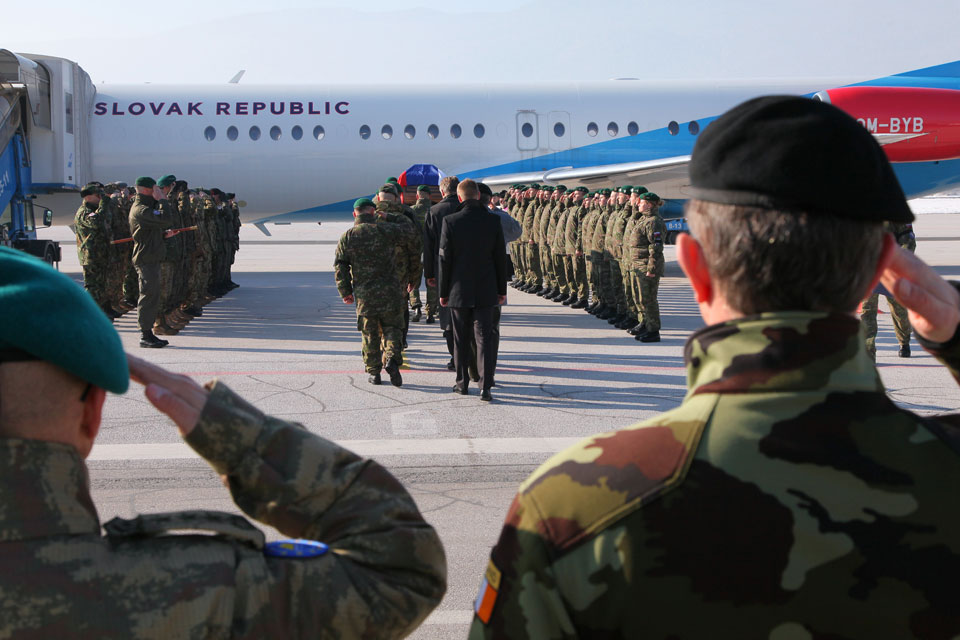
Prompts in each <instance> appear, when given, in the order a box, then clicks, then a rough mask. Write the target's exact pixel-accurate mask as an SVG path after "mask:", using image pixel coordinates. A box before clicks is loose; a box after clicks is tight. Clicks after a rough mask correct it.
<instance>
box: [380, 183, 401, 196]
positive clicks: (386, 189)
mask: <svg viewBox="0 0 960 640" xmlns="http://www.w3.org/2000/svg"><path fill="white" fill-rule="evenodd" d="M380 193H392V194H393V195H399V194H398V192H397V186H396V185H395V184H393V183H390V182H388V183H387V184H385V185H383V186H382V187H380Z"/></svg>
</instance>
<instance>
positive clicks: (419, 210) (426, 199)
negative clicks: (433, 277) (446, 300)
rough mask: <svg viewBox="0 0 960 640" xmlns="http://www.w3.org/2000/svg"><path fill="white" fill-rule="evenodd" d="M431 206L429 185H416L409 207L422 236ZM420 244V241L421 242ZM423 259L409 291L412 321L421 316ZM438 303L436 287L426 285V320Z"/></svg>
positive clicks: (432, 313)
mask: <svg viewBox="0 0 960 640" xmlns="http://www.w3.org/2000/svg"><path fill="white" fill-rule="evenodd" d="M432 206H433V200H431V198H430V187H428V186H427V185H425V184H422V185H420V186H419V187H417V202H416V204H414V205H413V206H412V207H410V209H411V210H412V211H413V215H414V217H415V218H416V220H415V222H416V223H417V231H418V232H419V233H420V235H421V237H422V236H423V225H424V222H425V221H426V219H427V214H428V213H430V207H432ZM421 244H422V242H421ZM422 262H423V260H422V258H421V265H420V270H419V272H418V273H417V278H416V283H415V285H414V288H413V291H411V292H410V308H411V309H413V310H414V311H416V314H415V315H414V316H413V317H412V318H410V320H411V321H413V322H420V318H422V317H423V303H422V302H421V300H420V283H421V282H422V281H423V264H422ZM439 305H440V303H439V302H438V301H437V288H436V287H431V286H430V285H429V284H428V285H427V321H428V322H432V317H433V316H434V315H436V313H437V307H438V306H439Z"/></svg>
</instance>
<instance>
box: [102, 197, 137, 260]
mask: <svg viewBox="0 0 960 640" xmlns="http://www.w3.org/2000/svg"><path fill="white" fill-rule="evenodd" d="M101 202H102V203H103V206H104V208H106V209H108V210H109V211H110V237H111V239H112V240H120V239H122V238H129V237H130V221H129V220H127V217H126V216H125V215H124V214H123V211H122V210H121V209H120V207H119V206H118V205H117V203H116V201H114V199H113V198H110V197H107V196H104V197H103V198H102V199H101ZM132 249H133V246H132V243H130V242H121V243H119V244H115V245H112V246H111V247H110V257H111V260H112V261H113V262H123V261H124V260H125V259H126V257H127V256H128V255H129V254H130V251H131V250H132Z"/></svg>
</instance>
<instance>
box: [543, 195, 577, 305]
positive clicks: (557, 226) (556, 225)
mask: <svg viewBox="0 0 960 640" xmlns="http://www.w3.org/2000/svg"><path fill="white" fill-rule="evenodd" d="M555 193H557V194H559V195H558V196H557V201H556V203H555V204H554V205H553V209H551V211H550V221H549V222H548V223H547V241H548V242H549V243H550V255H551V258H552V265H553V279H554V281H555V282H556V292H555V293H554V294H553V295H552V296H550V297H549V298H548V300H553V301H554V302H559V303H561V304H565V305H569V304H570V303H571V302H572V301H573V299H572V298H571V295H570V284H569V283H568V282H567V271H566V264H565V262H564V257H566V255H567V243H566V240H565V238H564V227H565V226H566V223H567V222H566V218H567V210H568V206H567V204H568V202H569V196H568V195H567V188H566V187H565V186H564V185H562V184H561V185H557V187H556V191H555ZM544 297H546V296H544Z"/></svg>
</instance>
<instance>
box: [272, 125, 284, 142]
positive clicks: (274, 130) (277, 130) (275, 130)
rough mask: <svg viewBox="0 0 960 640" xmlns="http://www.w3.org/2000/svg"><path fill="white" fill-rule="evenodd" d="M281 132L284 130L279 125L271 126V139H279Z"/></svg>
mask: <svg viewBox="0 0 960 640" xmlns="http://www.w3.org/2000/svg"><path fill="white" fill-rule="evenodd" d="M281 133H282V132H281V131H280V127H278V126H276V125H274V126H272V127H270V139H271V140H279V139H280V135H281Z"/></svg>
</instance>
